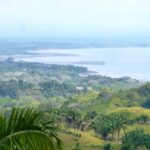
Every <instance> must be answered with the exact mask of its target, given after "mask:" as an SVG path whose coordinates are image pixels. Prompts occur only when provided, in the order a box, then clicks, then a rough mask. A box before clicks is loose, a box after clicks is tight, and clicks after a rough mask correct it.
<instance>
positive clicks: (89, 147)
mask: <svg viewBox="0 0 150 150" xmlns="http://www.w3.org/2000/svg"><path fill="white" fill-rule="evenodd" d="M71 132H73V130H72V131H71ZM79 134H80V135H81V137H76V136H74V135H73V134H69V133H63V132H61V133H59V137H60V139H61V140H62V142H63V150H72V149H73V148H74V147H75V145H76V143H77V141H78V142H79V144H80V145H81V148H82V149H83V150H100V148H101V147H102V145H103V144H104V141H103V140H101V139H99V138H96V137H94V136H92V135H91V134H90V133H88V132H82V131H79Z"/></svg>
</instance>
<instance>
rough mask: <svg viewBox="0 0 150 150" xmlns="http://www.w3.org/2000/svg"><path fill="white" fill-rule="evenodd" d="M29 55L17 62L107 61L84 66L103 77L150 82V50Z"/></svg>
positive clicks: (57, 52)
mask: <svg viewBox="0 0 150 150" xmlns="http://www.w3.org/2000/svg"><path fill="white" fill-rule="evenodd" d="M29 53H30V57H29V56H27V57H20V58H17V60H24V61H30V62H43V63H50V64H51V63H57V64H64V63H71V62H80V61H105V62H106V64H105V65H96V64H95V65H87V64H84V65H82V66H86V67H88V69H89V70H92V71H97V72H98V73H99V74H101V75H107V76H112V77H121V76H130V77H133V78H138V79H141V80H150V48H133V47H131V48H94V49H93V48H90V49H48V50H36V51H34V50H33V51H30V52H29ZM61 54H62V55H61ZM64 54H65V55H64Z"/></svg>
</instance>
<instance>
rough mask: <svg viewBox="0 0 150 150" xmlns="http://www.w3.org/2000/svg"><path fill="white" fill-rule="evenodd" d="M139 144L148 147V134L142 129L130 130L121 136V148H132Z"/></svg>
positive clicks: (127, 149) (123, 149)
mask: <svg viewBox="0 0 150 150" xmlns="http://www.w3.org/2000/svg"><path fill="white" fill-rule="evenodd" d="M141 146H142V147H143V146H146V148H147V149H150V135H148V134H145V133H144V131H143V130H139V129H136V130H133V131H130V132H128V133H126V134H125V135H124V137H123V138H122V150H134V149H137V148H138V147H141Z"/></svg>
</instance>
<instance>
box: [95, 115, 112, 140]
mask: <svg viewBox="0 0 150 150" xmlns="http://www.w3.org/2000/svg"><path fill="white" fill-rule="evenodd" d="M93 129H94V130H95V132H96V134H97V135H101V136H102V138H103V139H104V140H106V139H107V137H108V134H109V133H111V129H112V124H111V121H110V119H109V117H108V116H99V117H97V118H96V120H95V121H94V123H93Z"/></svg>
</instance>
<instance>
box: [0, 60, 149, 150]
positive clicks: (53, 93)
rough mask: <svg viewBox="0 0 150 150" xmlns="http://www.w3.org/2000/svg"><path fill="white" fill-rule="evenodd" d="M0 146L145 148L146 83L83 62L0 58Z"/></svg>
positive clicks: (67, 149)
mask: <svg viewBox="0 0 150 150" xmlns="http://www.w3.org/2000/svg"><path fill="white" fill-rule="evenodd" d="M0 68H1V69H0V108H1V109H0V112H1V114H0V128H1V130H0V149H1V150H8V149H11V150H30V149H31V150H61V149H62V150H149V149H150V83H149V82H146V81H145V82H143V81H139V80H136V79H132V78H130V77H121V78H111V77H107V76H101V75H97V74H95V73H94V72H92V71H89V70H88V69H87V68H85V67H75V66H72V65H46V64H42V63H28V62H23V61H22V62H15V61H14V60H12V59H10V58H9V59H7V60H1V61H0Z"/></svg>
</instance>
